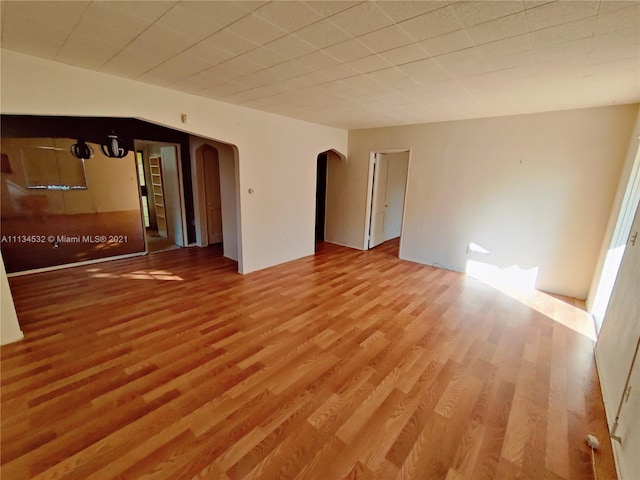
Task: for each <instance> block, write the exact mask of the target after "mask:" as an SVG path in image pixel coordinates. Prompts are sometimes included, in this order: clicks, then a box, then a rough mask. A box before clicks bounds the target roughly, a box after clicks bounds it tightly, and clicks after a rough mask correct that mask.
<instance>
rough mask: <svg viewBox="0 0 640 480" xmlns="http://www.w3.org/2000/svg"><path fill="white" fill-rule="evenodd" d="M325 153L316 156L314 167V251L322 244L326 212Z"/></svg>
mask: <svg viewBox="0 0 640 480" xmlns="http://www.w3.org/2000/svg"><path fill="white" fill-rule="evenodd" d="M327 157H328V155H327V152H323V153H321V154H320V155H318V162H317V167H316V228H315V231H316V243H315V245H316V251H317V250H318V243H322V242H324V237H325V225H326V212H327Z"/></svg>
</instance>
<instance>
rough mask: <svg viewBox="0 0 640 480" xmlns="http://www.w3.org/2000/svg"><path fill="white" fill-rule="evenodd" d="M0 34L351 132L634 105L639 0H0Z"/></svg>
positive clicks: (639, 89)
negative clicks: (305, 0)
mask: <svg viewBox="0 0 640 480" xmlns="http://www.w3.org/2000/svg"><path fill="white" fill-rule="evenodd" d="M1 42H2V48H6V49H9V50H15V51H18V52H23V53H26V54H30V55H35V56H38V57H42V58H46V59H50V60H55V61H57V62H62V63H67V64H70V65H76V66H78V67H82V68H87V69H91V70H97V71H100V72H104V73H108V74H112V75H117V76H121V77H126V78H131V79H135V80H138V81H140V82H145V83H150V84H154V85H160V86H163V87H167V88H171V89H174V90H180V91H183V92H188V93H191V94H194V95H199V96H202V97H206V98H212V99H216V100H220V101H223V102H228V103H232V104H236V105H243V106H246V107H250V108H254V109H258V110H265V111H269V112H274V113H278V114H281V115H286V116H290V117H295V118H299V119H303V120H307V121H311V122H316V123H321V124H325V125H331V126H335V127H341V128H349V129H353V128H365V127H375V126H386V125H399V124H409V123H423V122H433V121H442V120H454V119H462V118H476V117H486V116H496V115H508V114H517V113H529V112H537V111H549V110H562V109H568V108H581V107H589V106H600V105H612V104H621V103H632V102H637V101H639V100H640V2H638V1H596V0H594V1H556V2H547V1H474V2H458V1H380V2H351V1H335V2H334V1H309V2H302V1H290V2H288V1H272V2H254V1H244V2H239V1H229V2H221V1H215V2H214V1H185V2H173V1H167V2H165V1H138V2H130V1H71V2H60V1H55V2H54V1H42V2H40V1H35V2H30V1H3V2H2V36H1Z"/></svg>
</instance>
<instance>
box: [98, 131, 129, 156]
mask: <svg viewBox="0 0 640 480" xmlns="http://www.w3.org/2000/svg"><path fill="white" fill-rule="evenodd" d="M100 150H102V153H104V154H105V155H106V156H107V157H109V158H122V157H124V156H126V155H127V153H129V149H128V148H127V147H125V145H124V141H123V140H121V139H120V138H118V135H116V134H115V133H111V134H110V135H107V141H106V142H105V143H103V144H102V145H100Z"/></svg>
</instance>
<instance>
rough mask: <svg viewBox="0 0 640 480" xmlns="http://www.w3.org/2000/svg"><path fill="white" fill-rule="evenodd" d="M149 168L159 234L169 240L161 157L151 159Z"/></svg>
mask: <svg viewBox="0 0 640 480" xmlns="http://www.w3.org/2000/svg"><path fill="white" fill-rule="evenodd" d="M149 167H150V169H151V189H152V192H153V200H154V203H155V205H156V222H157V224H158V234H159V235H160V236H161V237H164V238H167V234H168V232H167V215H166V212H165V205H164V190H163V188H162V161H161V158H160V157H149Z"/></svg>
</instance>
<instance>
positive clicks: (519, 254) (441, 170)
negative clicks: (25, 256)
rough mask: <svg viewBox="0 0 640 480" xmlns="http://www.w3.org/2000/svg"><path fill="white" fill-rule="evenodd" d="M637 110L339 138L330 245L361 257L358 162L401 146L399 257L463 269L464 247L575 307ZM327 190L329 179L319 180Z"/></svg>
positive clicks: (364, 172) (361, 173)
mask: <svg viewBox="0 0 640 480" xmlns="http://www.w3.org/2000/svg"><path fill="white" fill-rule="evenodd" d="M636 113H637V105H625V106H617V107H603V108H592V109H582V110H571V111H563V112H549V113H542V114H533V115H519V116H511V117H499V118H488V119H478V120H466V121H455V122H444V123H434V124H423V125H412V126H399V127H390V128H379V129H366V130H356V131H351V132H349V156H348V158H349V161H348V162H347V163H346V164H345V165H344V166H341V167H342V168H341V171H340V172H339V177H340V178H339V179H338V180H334V181H336V183H339V184H340V185H341V187H342V188H343V190H342V198H341V201H340V202H339V203H340V205H341V210H340V211H338V212H332V215H334V216H335V215H337V216H339V218H337V219H336V220H335V224H336V225H339V226H340V228H339V231H338V230H337V229H336V230H334V231H333V232H332V233H333V234H334V236H333V239H335V241H336V242H338V243H342V244H346V245H351V246H353V247H356V248H362V245H363V239H364V225H365V211H366V196H367V179H368V168H369V152H370V151H371V150H384V149H399V148H411V166H410V170H409V180H408V185H407V189H408V191H407V203H406V206H405V208H406V211H405V220H404V231H403V239H402V249H401V252H400V255H401V257H402V258H405V259H408V260H413V261H417V262H421V263H426V264H431V265H437V266H441V267H444V268H448V269H452V270H458V271H464V270H465V266H466V262H467V259H468V257H467V254H466V250H467V246H468V244H469V243H470V242H475V243H477V244H479V245H481V246H482V247H484V248H486V249H489V250H491V251H492V252H493V253H492V255H491V256H490V257H486V262H487V263H491V264H492V265H496V266H498V267H505V268H506V267H510V266H514V265H517V266H518V267H520V268H523V269H531V268H534V267H538V268H539V274H538V280H537V284H536V286H537V288H539V289H541V290H545V291H550V292H555V293H559V294H564V295H570V296H574V297H578V298H585V297H586V295H587V293H588V291H589V286H590V282H591V278H592V276H593V272H594V268H595V264H596V261H597V258H598V254H599V252H600V246H601V242H602V239H603V235H604V232H605V229H606V226H607V221H608V218H609V212H610V210H611V206H612V201H613V198H614V195H615V189H616V186H617V183H618V179H619V176H620V172H621V168H622V164H623V162H624V158H625V154H626V150H627V146H628V143H629V137H630V134H631V130H632V128H633V123H634V121H635V118H636ZM330 180H331V179H330Z"/></svg>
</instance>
